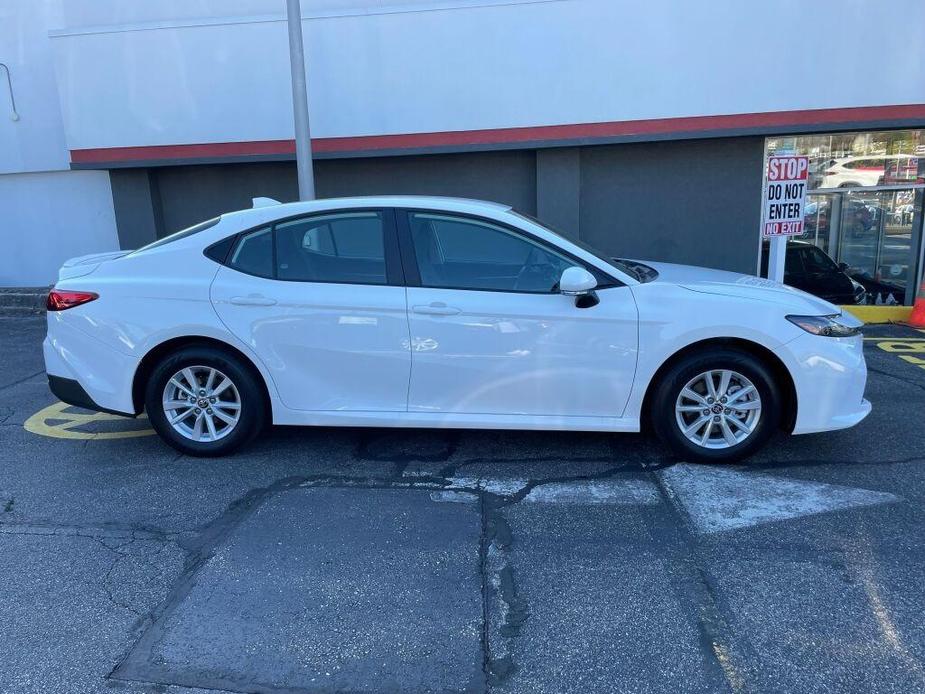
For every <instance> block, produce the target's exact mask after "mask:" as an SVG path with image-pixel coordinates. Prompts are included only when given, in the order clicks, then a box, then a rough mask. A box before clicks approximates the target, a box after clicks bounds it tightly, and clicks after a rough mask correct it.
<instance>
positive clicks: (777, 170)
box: [761, 156, 809, 282]
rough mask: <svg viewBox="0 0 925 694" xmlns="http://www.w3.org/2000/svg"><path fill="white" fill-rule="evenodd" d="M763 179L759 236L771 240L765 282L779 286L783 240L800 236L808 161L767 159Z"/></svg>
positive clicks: (784, 257)
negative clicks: (767, 280)
mask: <svg viewBox="0 0 925 694" xmlns="http://www.w3.org/2000/svg"><path fill="white" fill-rule="evenodd" d="M765 179H766V184H765V188H764V200H763V201H762V219H761V235H762V236H763V237H764V238H769V239H771V248H770V253H769V256H768V279H771V280H774V281H776V282H783V281H784V262H785V260H786V257H787V237H788V236H799V235H800V234H802V233H803V211H804V207H805V204H806V184H807V182H808V179H809V158H808V157H795V156H781V157H777V156H775V157H768V169H767V172H766V173H765Z"/></svg>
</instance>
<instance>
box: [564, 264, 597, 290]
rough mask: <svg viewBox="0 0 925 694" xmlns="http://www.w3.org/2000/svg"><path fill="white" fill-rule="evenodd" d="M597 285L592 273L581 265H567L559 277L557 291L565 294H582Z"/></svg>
mask: <svg viewBox="0 0 925 694" xmlns="http://www.w3.org/2000/svg"><path fill="white" fill-rule="evenodd" d="M596 286H597V280H596V279H594V275H592V274H591V273H590V272H588V271H587V270H585V269H584V268H583V267H577V266H573V267H567V268H565V270H563V271H562V277H560V278H559V293H560V294H565V295H566V296H584V295H586V294H590V293H591V292H592V291H593V290H594V288H595V287H596Z"/></svg>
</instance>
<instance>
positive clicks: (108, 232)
mask: <svg viewBox="0 0 925 694" xmlns="http://www.w3.org/2000/svg"><path fill="white" fill-rule="evenodd" d="M0 210H2V217H0V236H2V238H3V247H4V251H3V253H2V254H0V286H12V287H40V286H45V285H50V284H52V283H54V281H55V280H56V279H57V277H58V268H59V267H60V266H61V263H63V262H64V261H65V260H67V259H68V258H72V257H74V256H78V255H86V254H87V253H102V252H104V251H112V250H117V249H118V248H119V243H118V240H117V238H116V220H115V216H114V214H113V206H112V193H111V190H110V186H109V173H108V172H106V171H51V172H42V173H25V174H5V175H3V176H0Z"/></svg>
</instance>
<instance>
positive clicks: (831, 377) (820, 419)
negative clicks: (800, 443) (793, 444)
mask: <svg viewBox="0 0 925 694" xmlns="http://www.w3.org/2000/svg"><path fill="white" fill-rule="evenodd" d="M777 354H778V356H780V357H781V359H783V361H784V363H785V364H786V366H787V368H788V369H789V370H790V374H791V375H792V376H793V385H794V388H795V390H796V397H797V415H796V421H795V423H794V428H793V433H794V434H812V433H815V432H819V431H833V430H836V429H846V428H848V427H852V426H854V425H855V424H857V423H858V422H860V421H861V420H862V419H864V418H865V417H866V416H867V415H868V414H870V411H871V404H870V402H868V401H867V400H866V399H864V388H865V387H866V385H867V364H866V362H865V361H864V343H863V338H862V337H861V336H860V335H859V336H857V337H851V338H832V337H820V336H818V335H811V334H809V333H806V334H805V335H801V336H799V337H797V338H796V339H795V340H791V341H790V342H788V343H786V344H785V345H783V346H782V347H781V348H780V349H779V350H778V352H777Z"/></svg>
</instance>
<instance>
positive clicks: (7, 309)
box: [0, 287, 49, 317]
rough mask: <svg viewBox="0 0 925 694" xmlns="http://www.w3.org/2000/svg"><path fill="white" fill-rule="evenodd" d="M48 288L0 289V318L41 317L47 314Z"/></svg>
mask: <svg viewBox="0 0 925 694" xmlns="http://www.w3.org/2000/svg"><path fill="white" fill-rule="evenodd" d="M48 289H49V288H48V287H4V288H0V316H5V317H14V316H40V315H42V314H44V313H45V299H46V298H47V297H48Z"/></svg>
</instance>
